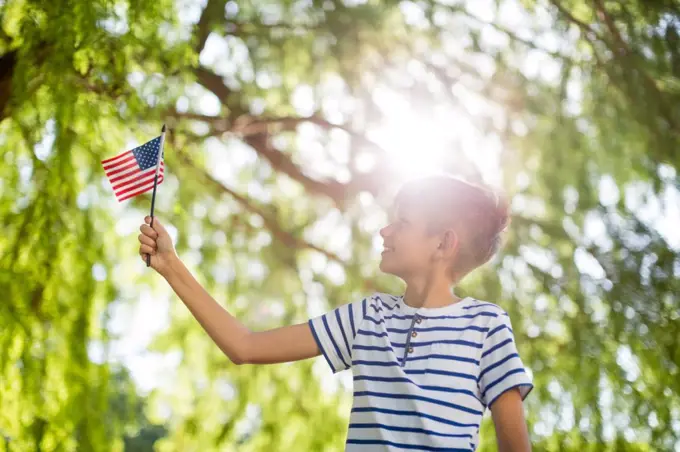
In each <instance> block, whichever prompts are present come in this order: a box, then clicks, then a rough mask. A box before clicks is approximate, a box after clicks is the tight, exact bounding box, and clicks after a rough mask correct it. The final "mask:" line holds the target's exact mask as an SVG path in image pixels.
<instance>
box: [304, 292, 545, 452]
mask: <svg viewBox="0 0 680 452" xmlns="http://www.w3.org/2000/svg"><path fill="white" fill-rule="evenodd" d="M309 324H310V326H311V329H312V332H313V334H314V337H315V339H316V341H317V343H318V345H319V348H320V349H321V351H322V353H323V355H324V357H325V359H326V361H327V362H328V364H329V366H330V367H331V369H332V370H333V372H339V371H341V370H345V369H349V368H350V367H351V368H352V372H353V374H354V402H353V407H352V412H351V415H350V424H349V430H348V435H347V444H346V450H347V451H359V450H361V451H370V450H380V451H384V450H404V449H407V450H422V451H429V450H450V451H451V450H452V451H474V450H475V448H476V446H477V444H478V443H479V441H478V434H479V426H480V423H481V421H482V416H483V414H484V411H485V410H486V408H487V407H489V406H491V404H493V402H494V401H495V400H496V399H497V398H498V397H499V396H500V395H501V394H503V393H504V392H505V391H507V390H509V389H511V388H515V387H517V388H519V389H520V392H521V395H522V398H524V397H526V396H527V394H528V393H529V391H530V390H531V388H532V387H533V386H532V383H531V379H530V377H529V375H528V374H527V372H526V370H525V368H524V365H523V363H522V361H521V359H520V356H519V354H518V352H517V348H516V345H515V341H514V337H513V332H512V327H511V324H510V318H509V316H508V315H507V313H506V312H505V311H503V310H502V309H501V308H500V307H498V306H496V305H495V304H492V303H487V302H480V301H477V300H474V299H472V298H466V299H464V300H462V301H460V302H458V303H456V304H453V305H450V306H445V307H442V308H430V309H428V308H413V307H411V306H408V305H406V304H405V303H404V301H403V298H402V297H395V296H392V295H386V294H380V293H377V294H374V295H373V296H371V297H369V298H366V299H363V300H360V301H357V302H355V303H351V304H346V305H344V306H341V307H339V308H337V309H335V310H333V311H331V312H329V313H327V314H325V315H323V316H320V317H317V318H314V319H312V320H310V321H309Z"/></svg>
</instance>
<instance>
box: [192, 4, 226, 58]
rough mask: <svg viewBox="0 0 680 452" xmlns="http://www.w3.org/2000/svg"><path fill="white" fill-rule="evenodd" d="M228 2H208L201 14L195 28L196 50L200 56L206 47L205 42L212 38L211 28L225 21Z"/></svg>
mask: <svg viewBox="0 0 680 452" xmlns="http://www.w3.org/2000/svg"><path fill="white" fill-rule="evenodd" d="M226 3H227V1H226V0H208V3H207V4H206V5H205V7H204V8H203V11H202V12H201V18H200V19H198V22H197V23H196V25H195V26H194V38H195V39H196V47H195V48H194V50H195V51H196V53H198V54H200V53H201V51H203V47H205V42H206V41H207V40H208V36H210V31H211V28H212V26H213V25H214V24H216V23H218V22H223V21H224V7H225V5H226Z"/></svg>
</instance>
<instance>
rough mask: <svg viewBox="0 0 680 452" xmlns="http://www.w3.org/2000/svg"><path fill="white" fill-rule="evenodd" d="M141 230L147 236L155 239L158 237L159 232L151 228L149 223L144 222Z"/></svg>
mask: <svg viewBox="0 0 680 452" xmlns="http://www.w3.org/2000/svg"><path fill="white" fill-rule="evenodd" d="M139 230H140V231H142V234H144V235H145V236H147V237H150V238H152V239H154V240H156V239H157V238H158V232H156V231H154V230H153V229H151V226H149V225H148V224H143V225H141V226H140V227H139Z"/></svg>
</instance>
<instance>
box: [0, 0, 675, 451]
mask: <svg viewBox="0 0 680 452" xmlns="http://www.w3.org/2000/svg"><path fill="white" fill-rule="evenodd" d="M478 5H479V3H478V2H477V3H474V2H460V3H453V4H450V3H448V2H436V1H433V0H432V1H423V2H418V3H414V2H364V3H361V2H340V1H323V2H322V1H316V0H315V1H313V2H309V4H306V3H305V4H303V3H296V2H285V1H282V2H274V1H272V2H239V3H238V4H237V3H235V2H231V1H229V2H227V1H220V0H208V1H207V2H205V5H198V4H189V3H183V2H177V3H175V2H171V1H168V0H165V1H161V2H152V3H149V2H146V4H144V5H137V2H118V3H116V4H113V3H111V2H105V1H101V0H96V1H93V2H64V1H54V2H51V3H50V4H46V3H45V2H31V1H26V2H21V3H20V2H7V3H5V4H3V5H2V6H0V8H1V9H0V11H1V13H0V14H1V15H2V27H1V30H2V34H1V35H0V38H2V44H1V45H0V53H1V55H2V56H0V68H1V70H0V118H1V119H2V122H0V137H2V147H3V162H2V164H0V180H1V181H3V182H1V185H0V187H2V188H3V190H0V218H2V219H3V224H4V225H6V227H5V231H6V233H5V234H4V236H3V237H2V238H0V255H1V256H2V257H0V268H1V269H2V271H0V289H1V290H2V293H5V294H8V297H7V299H8V300H10V301H9V303H4V304H1V305H0V306H1V307H0V310H2V311H0V312H2V315H1V316H0V319H1V320H0V322H2V323H0V350H1V352H0V353H2V355H0V356H1V359H0V376H1V378H0V403H1V404H2V406H3V410H2V413H1V414H0V430H1V431H2V432H3V433H6V434H7V435H8V436H10V437H11V438H13V440H12V441H13V442H14V444H16V445H17V446H16V447H18V448H19V449H20V450H24V449H25V450H35V449H40V450H45V451H47V450H75V448H76V445H77V448H78V450H110V447H111V444H114V443H115V444H118V446H117V447H122V446H121V444H123V442H122V441H123V437H124V428H123V425H124V424H125V421H124V420H123V419H122V418H118V417H116V416H113V417H114V418H116V419H118V420H117V421H116V422H113V423H105V422H102V420H103V418H102V413H109V412H110V411H109V409H108V408H107V407H110V406H111V402H110V398H109V395H110V393H111V391H114V392H115V391H116V390H117V389H116V388H117V386H116V385H115V384H113V383H114V382H115V380H113V379H112V377H111V376H110V375H111V373H110V370H109V367H108V366H107V365H100V364H96V362H93V360H92V356H91V355H92V352H91V349H92V347H93V344H107V343H108V342H109V341H110V338H109V332H108V330H107V323H106V316H107V314H108V313H109V312H110V308H111V306H113V305H116V304H120V303H126V302H132V301H133V300H135V299H136V296H137V294H138V293H139V290H140V287H142V286H144V285H147V284H149V283H151V281H154V282H153V284H156V283H157V282H158V280H157V278H154V279H151V278H150V277H149V276H148V273H145V272H143V268H144V267H143V264H141V263H140V262H139V259H138V257H137V256H135V246H134V233H133V232H132V230H131V229H126V227H125V222H124V221H121V222H119V223H118V225H117V226H116V223H115V221H114V219H115V218H116V216H117V215H121V216H122V215H123V212H125V213H129V212H133V211H134V212H135V213H134V215H136V216H137V217H139V219H140V221H141V218H142V215H143V214H144V211H145V210H146V209H147V208H148V207H147V206H148V199H147V198H144V197H141V198H138V199H135V200H134V201H133V202H132V203H131V205H130V206H126V207H123V208H121V207H119V206H115V205H114V202H113V201H112V196H111V194H110V192H109V188H108V186H107V185H106V184H105V183H103V180H102V171H101V168H100V166H99V161H100V160H101V159H103V158H105V157H107V156H111V155H114V153H116V152H119V151H120V150H121V149H122V148H123V147H124V146H125V145H126V143H127V142H129V141H131V140H133V141H136V142H141V141H142V140H145V139H148V138H149V137H150V136H153V134H155V133H157V131H158V130H159V126H160V124H161V122H167V123H168V125H169V127H170V131H171V132H170V134H169V137H168V142H167V148H166V163H167V167H168V176H169V177H168V179H167V181H166V182H165V183H164V185H163V186H162V190H161V195H159V199H158V206H157V208H158V215H160V216H162V217H163V218H164V219H166V221H168V222H169V223H172V224H173V225H175V226H176V227H177V230H178V249H179V251H180V253H181V254H182V255H183V256H185V257H186V259H187V260H188V261H189V262H190V264H191V265H192V266H193V267H194V269H195V270H196V272H197V273H198V274H199V275H200V277H201V279H202V281H203V282H204V283H205V284H206V285H207V287H208V288H209V289H210V290H211V292H212V293H214V294H215V295H216V297H217V298H219V299H220V300H222V301H223V302H224V303H225V305H227V306H228V307H229V309H230V310H232V311H233V312H234V313H235V314H237V315H240V317H241V318H242V319H243V320H244V321H245V322H246V323H248V325H249V326H251V327H253V328H257V329H262V328H268V327H273V326H277V325H280V324H283V323H291V322H298V321H304V320H306V319H307V318H308V316H310V315H315V314H318V313H320V312H322V311H324V310H326V309H330V308H331V307H332V306H333V305H335V304H339V303H345V302H349V301H352V300H354V299H356V298H358V297H360V296H362V295H365V294H366V292H368V291H372V290H375V289H377V288H380V289H385V290H390V289H392V290H398V286H396V285H395V283H394V282H393V281H392V280H390V279H386V278H384V277H381V276H377V277H376V275H375V271H374V265H373V264H374V263H375V262H376V253H375V252H374V247H373V241H372V240H373V237H374V236H375V232H376V228H377V227H378V225H379V224H380V222H381V221H382V220H383V219H384V215H382V212H383V210H384V208H385V207H386V206H387V204H388V203H389V199H390V196H391V193H392V192H393V190H394V188H395V186H396V185H397V184H398V183H399V181H400V179H399V178H398V177H395V174H397V173H396V171H397V168H395V165H394V164H393V162H394V160H395V158H394V154H392V153H391V152H392V150H390V149H387V148H386V146H385V145H384V144H383V143H382V142H381V140H378V139H376V136H375V135H376V134H375V133H374V132H375V130H377V129H380V128H381V127H382V126H383V125H384V123H385V121H386V118H387V117H389V113H390V112H389V111H385V110H386V107H385V105H384V102H383V101H381V99H382V98H384V97H385V96H386V95H388V94H389V93H392V92H398V93H400V95H402V96H404V97H405V98H406V99H407V102H408V105H409V107H408V108H409V109H412V110H414V111H415V112H417V113H416V115H415V116H417V115H418V114H421V115H423V116H425V117H432V116H434V115H435V114H434V113H432V112H433V111H437V112H438V111H440V110H439V109H442V111H445V112H449V113H446V114H447V115H449V114H451V115H453V116H452V117H454V118H457V119H456V121H460V123H461V124H463V123H464V124H469V125H470V127H472V126H474V127H475V128H476V129H477V133H476V134H475V135H474V137H473V138H475V137H476V138H475V139H476V141H474V143H475V144H476V145H480V144H485V143H486V144H488V140H482V139H481V138H479V137H489V140H492V144H493V143H495V146H494V147H493V148H492V150H493V151H494V153H493V155H494V158H497V159H498V162H499V163H498V165H495V166H496V167H495V169H494V171H495V172H496V173H497V179H498V181H500V183H502V185H503V186H504V187H505V188H506V189H507V190H508V191H509V192H510V193H511V194H512V195H513V206H514V213H515V215H514V222H513V227H512V229H511V231H510V235H509V237H508V243H507V246H506V249H505V251H504V253H503V255H502V256H500V257H499V259H497V260H496V261H495V262H494V263H492V265H490V266H488V268H486V269H485V270H484V272H482V273H480V274H479V276H476V277H474V278H472V279H470V280H469V281H466V282H465V285H464V287H462V288H461V289H462V290H463V291H465V292H467V293H471V294H473V295H474V296H476V297H478V298H487V299H490V300H494V301H497V302H498V303H499V304H501V305H502V306H503V307H504V308H506V309H507V310H508V311H509V312H510V314H511V316H512V318H513V323H514V331H515V334H516V335H517V338H518V342H519V344H520V349H521V353H522V356H523V357H524V359H525V362H526V364H527V365H528V367H529V368H530V369H532V371H533V373H534V377H535V383H536V389H535V393H534V394H532V395H531V396H530V397H529V399H528V400H527V404H528V405H527V406H528V408H529V414H530V421H531V424H532V430H533V432H534V436H535V439H536V442H537V450H546V451H549V450H579V449H582V448H583V447H585V446H586V445H589V446H590V447H592V448H593V450H629V451H632V450H645V449H644V448H645V447H647V446H645V445H635V444H633V440H634V439H635V440H639V441H641V442H643V443H645V444H648V445H649V447H651V448H652V449H655V450H670V449H671V448H672V447H673V444H674V443H675V442H677V441H678V439H679V438H678V436H679V435H680V432H678V429H677V427H673V425H674V423H676V424H675V425H677V422H680V419H678V418H679V416H680V407H679V406H678V404H677V402H676V401H677V400H678V394H679V393H680V387H679V386H678V383H677V381H678V378H677V373H678V363H680V355H678V352H677V351H676V350H677V340H678V337H680V336H679V334H678V333H679V322H678V314H677V295H675V294H676V293H677V289H678V283H677V280H678V276H679V275H678V268H680V258H679V257H678V249H679V248H680V245H678V242H677V236H674V235H673V234H672V233H671V232H670V231H669V230H668V229H666V230H664V228H669V226H664V223H663V222H662V221H661V220H659V218H658V217H660V216H662V215H664V214H666V215H671V214H672V210H668V209H672V203H673V202H674V201H673V200H676V201H677V199H678V198H677V196H678V192H677V187H678V177H677V167H678V164H679V159H680V156H679V154H678V152H677V149H678V148H679V147H678V144H679V138H678V131H680V127H679V126H678V124H680V112H679V111H678V108H677V105H680V103H678V96H679V95H680V90H679V89H678V86H680V71H679V69H678V67H679V65H678V61H680V60H679V55H678V48H679V46H678V45H677V39H678V38H677V36H678V32H679V31H680V27H679V25H678V17H679V14H678V13H679V11H678V8H677V6H675V5H674V4H673V3H672V2H653V4H652V3H650V2H642V1H638V2H634V1H625V2H606V1H596V2H594V3H592V4H591V3H587V2H579V1H570V2H568V1H557V0H554V1H551V2H547V3H546V2H523V4H522V5H521V6H520V5H519V4H518V3H516V2H512V1H510V0H504V1H502V2H496V3H494V5H489V8H480V7H479V6H478ZM63 11H70V13H69V14H68V15H65V14H64V13H63ZM387 109H388V110H389V108H387ZM450 112H453V113H450ZM451 127H452V128H456V127H458V129H456V130H459V129H462V128H464V127H466V126H462V127H461V126H460V124H454V123H452V124H451ZM413 133H414V134H417V131H413ZM428 133H429V131H428ZM433 133H434V132H433ZM423 135H425V134H423ZM446 137H447V139H448V138H451V140H452V142H451V143H450V145H449V147H448V149H451V150H452V152H450V153H449V154H448V155H445V156H443V157H442V167H445V168H446V169H447V170H449V171H451V172H454V173H458V174H461V175H464V176H465V177H468V178H471V179H474V178H480V177H488V173H487V172H486V170H485V169H484V168H480V162H479V161H475V159H474V158H473V157H474V154H475V152H477V151H480V152H481V149H480V150H477V149H470V147H469V143H467V144H466V142H465V141H464V138H465V139H467V138H469V136H462V135H461V137H456V136H454V137H450V136H448V135H447V136H446ZM427 138H428V137H427V136H422V142H426V141H428V140H427ZM416 143H417V142H416ZM447 144H448V143H447ZM466 145H467V147H466ZM426 150H427V149H422V150H421V149H417V152H422V153H423V154H425V151H426ZM414 152H416V150H415V149H414ZM650 206H651V207H650ZM650 212H651V214H650ZM650 215H652V217H650ZM654 216H656V217H654ZM331 230H332V231H333V233H329V231H331ZM118 231H122V233H118ZM674 237H675V238H674ZM133 263H134V264H133ZM134 265H138V267H135V266H134ZM170 311H171V318H172V322H171V324H170V326H169V328H168V330H167V331H166V332H165V333H163V334H162V335H160V336H159V337H158V338H157V341H156V343H155V344H154V348H155V350H157V351H159V352H163V353H170V352H176V353H179V355H180V356H181V357H182V360H181V365H180V366H179V367H178V369H177V371H176V373H175V374H174V375H173V377H174V379H173V381H174V385H173V386H172V390H171V391H168V390H166V389H163V388H159V389H158V390H156V391H155V393H154V394H152V396H151V397H150V399H149V400H148V401H146V402H145V403H148V404H149V409H151V408H152V407H153V406H157V405H158V404H161V403H162V404H165V405H167V406H169V407H170V409H169V412H170V414H169V417H168V419H167V423H166V425H167V428H168V429H169V430H168V434H167V438H165V439H164V440H159V441H157V442H156V447H157V449H158V450H222V449H224V448H225V447H229V445H232V446H233V447H234V448H236V446H235V445H238V450H239V451H240V450H245V451H247V450H288V449H291V448H292V447H293V445H295V446H294V447H295V449H298V450H340V448H341V446H342V443H343V440H344V433H345V428H346V425H345V419H346V415H347V408H348V404H349V397H348V394H347V393H346V391H344V390H339V391H337V390H334V389H333V387H332V386H333V385H330V386H331V387H330V388H329V384H328V383H327V381H328V378H329V374H328V372H327V371H326V370H322V368H320V367H319V365H320V364H322V363H316V362H304V363H297V364H294V365H279V366H272V367H266V368H255V367H251V366H233V365H231V364H229V363H227V362H226V360H225V358H224V357H222V356H221V355H220V353H219V352H218V350H217V349H216V347H214V346H213V345H211V343H210V342H209V339H208V338H207V337H206V336H205V335H204V334H203V333H202V332H201V331H200V329H199V327H198V326H197V324H196V322H195V321H193V319H192V318H191V317H190V316H189V314H188V313H187V312H186V310H185V309H184V308H183V307H182V306H179V305H177V304H175V303H173V304H172V305H171V307H170ZM88 351H89V352H90V353H89V354H88ZM333 381H334V382H335V381H336V380H333ZM341 389H342V385H341ZM489 428H490V425H489V424H488V423H487V424H485V427H484V431H485V432H487V434H486V435H485V437H486V438H487V439H489V438H492V437H493V435H492V434H490V432H489ZM154 439H155V437H154ZM489 442H490V441H486V442H485V443H484V444H483V445H482V446H481V448H482V449H483V450H488V448H490V447H492V446H491V445H490V444H488V443H489ZM0 444H1V443H0ZM0 450H1V448H0Z"/></svg>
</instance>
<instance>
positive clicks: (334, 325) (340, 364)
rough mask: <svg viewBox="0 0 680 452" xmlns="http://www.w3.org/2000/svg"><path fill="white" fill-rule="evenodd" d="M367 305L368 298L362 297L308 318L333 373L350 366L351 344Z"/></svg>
mask: <svg viewBox="0 0 680 452" xmlns="http://www.w3.org/2000/svg"><path fill="white" fill-rule="evenodd" d="M367 307H368V300H367V299H366V298H364V299H363V300H360V301H356V302H354V303H350V304H345V305H343V306H340V307H338V308H336V309H334V310H332V311H330V312H328V313H326V314H324V315H322V316H319V317H316V318H313V319H311V320H309V326H310V328H311V329H312V334H313V335H314V339H315V340H316V343H317V345H318V346H319V349H320V350H321V353H322V354H323V356H324V358H326V362H327V363H328V365H329V366H330V368H331V370H332V371H333V373H337V372H340V371H341V370H345V369H349V368H350V367H351V366H352V344H353V343H354V338H355V337H356V334H357V330H358V329H359V324H360V323H361V321H362V320H363V318H364V316H365V315H366V308H367Z"/></svg>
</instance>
